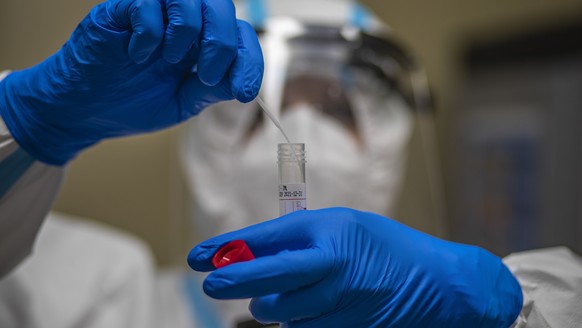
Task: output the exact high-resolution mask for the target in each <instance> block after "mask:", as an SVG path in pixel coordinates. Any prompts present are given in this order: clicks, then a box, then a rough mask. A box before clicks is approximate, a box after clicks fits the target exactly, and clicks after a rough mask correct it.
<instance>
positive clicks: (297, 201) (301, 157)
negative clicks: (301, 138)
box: [277, 143, 307, 215]
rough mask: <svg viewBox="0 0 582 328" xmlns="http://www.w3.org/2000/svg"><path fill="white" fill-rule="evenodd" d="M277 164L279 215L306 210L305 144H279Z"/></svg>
mask: <svg viewBox="0 0 582 328" xmlns="http://www.w3.org/2000/svg"><path fill="white" fill-rule="evenodd" d="M294 153H295V154H294ZM277 164H278V165H279V214H280V215H285V214H289V213H292V212H295V211H300V210H306V209H307V190H306V187H305V144H302V143H282V144H279V146H278V150H277Z"/></svg>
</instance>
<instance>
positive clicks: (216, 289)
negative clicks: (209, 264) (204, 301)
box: [202, 273, 227, 299]
mask: <svg viewBox="0 0 582 328" xmlns="http://www.w3.org/2000/svg"><path fill="white" fill-rule="evenodd" d="M224 286H225V283H224V281H223V279H222V278H221V277H220V276H219V275H217V273H212V274H211V275H209V276H208V278H206V279H205V280H204V283H202V289H203V290H204V293H205V294H206V295H208V296H210V297H212V298H215V299H226V298H227V297H226V296H225V295H223V292H222V291H223V289H224Z"/></svg>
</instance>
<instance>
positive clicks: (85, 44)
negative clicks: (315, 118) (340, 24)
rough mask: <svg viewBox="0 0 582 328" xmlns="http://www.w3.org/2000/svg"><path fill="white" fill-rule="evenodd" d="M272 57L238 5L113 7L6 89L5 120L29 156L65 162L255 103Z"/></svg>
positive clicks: (131, 3)
mask: <svg viewBox="0 0 582 328" xmlns="http://www.w3.org/2000/svg"><path fill="white" fill-rule="evenodd" d="M262 75H263V57H262V54H261V49H260V46H259V43H258V39H257V36H256V34H255V32H254V31H253V29H252V28H251V26H250V25H249V24H247V23H246V22H243V21H240V20H239V21H237V19H236V17H235V9H234V5H233V3H232V0H212V1H211V0H110V1H108V2H106V3H102V4H100V5H98V6H96V7H95V8H93V10H92V11H91V12H90V13H89V15H88V16H87V17H86V18H85V19H84V20H83V21H82V22H81V23H80V24H79V26H78V27H77V29H76V30H75V31H74V32H73V34H72V35H71V38H70V40H69V41H68V42H67V43H66V44H65V45H64V46H63V48H62V49H61V50H60V51H59V52H57V53H56V54H55V55H53V56H52V57H50V58H48V59H47V60H46V61H44V62H42V63H40V64H39V65H37V66H35V67H32V68H30V69H27V70H23V71H20V72H14V73H12V74H10V75H9V76H8V77H7V78H6V79H5V80H4V81H3V82H2V83H1V84H0V115H1V116H2V118H3V119H4V121H5V122H6V125H7V126H8V128H9V130H10V132H11V133H12V135H13V136H14V138H15V139H16V141H17V142H18V143H19V144H20V146H21V147H22V148H24V149H25V150H26V151H27V152H29V153H30V154H31V155H32V156H34V157H35V158H37V159H38V160H40V161H43V162H46V163H48V164H54V165H62V164H64V163H66V162H67V161H68V160H70V159H71V158H73V157H74V156H75V155H76V154H77V153H78V152H79V151H81V150H82V149H84V148H86V147H88V146H91V145H93V144H95V143H97V142H99V141H100V140H102V139H104V138H110V137H118V136H125V135H130V134H136V133H143V132H150V131H155V130H158V129H163V128H165V127H169V126H172V125H175V124H177V123H180V122H182V121H184V120H186V119H188V118H189V117H191V116H192V115H196V114H198V113H199V112H200V111H201V110H202V109H203V108H204V107H206V106H208V105H209V104H212V103H215V102H218V101H221V100H230V99H238V100H239V101H243V102H248V101H251V100H252V99H253V98H254V97H255V96H256V95H257V93H258V91H259V88H260V85H261V81H262Z"/></svg>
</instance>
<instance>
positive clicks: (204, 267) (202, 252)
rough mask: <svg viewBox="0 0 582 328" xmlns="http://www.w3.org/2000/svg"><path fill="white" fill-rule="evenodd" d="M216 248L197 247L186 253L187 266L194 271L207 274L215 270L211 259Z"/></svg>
mask: <svg viewBox="0 0 582 328" xmlns="http://www.w3.org/2000/svg"><path fill="white" fill-rule="evenodd" d="M215 249H216V247H212V246H206V245H198V246H196V247H194V248H193V249H192V250H190V253H188V259H187V261H188V265H189V266H190V268H192V269H193V270H195V271H200V272H207V271H212V270H215V269H216V268H215V267H214V265H212V262H211V259H212V255H213V254H214V250H215Z"/></svg>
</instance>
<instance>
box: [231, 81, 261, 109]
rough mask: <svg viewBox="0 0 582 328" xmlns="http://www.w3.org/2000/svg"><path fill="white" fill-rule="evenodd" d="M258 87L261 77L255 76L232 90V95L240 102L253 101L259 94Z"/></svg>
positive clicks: (259, 87) (259, 86)
mask: <svg viewBox="0 0 582 328" xmlns="http://www.w3.org/2000/svg"><path fill="white" fill-rule="evenodd" d="M260 89H261V79H259V78H257V79H255V80H253V81H252V82H250V83H247V84H245V85H243V86H240V87H237V88H236V89H235V90H234V92H233V95H234V97H235V98H236V100H238V101H240V102H242V103H248V102H251V101H253V100H254V99H255V98H256V97H257V96H258V95H259V90H260Z"/></svg>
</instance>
